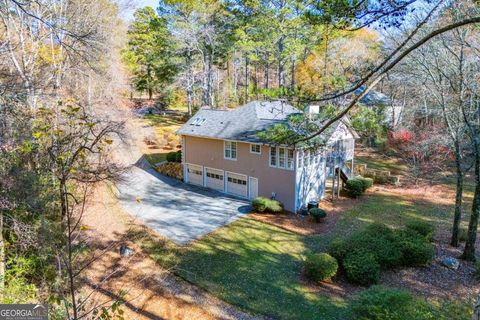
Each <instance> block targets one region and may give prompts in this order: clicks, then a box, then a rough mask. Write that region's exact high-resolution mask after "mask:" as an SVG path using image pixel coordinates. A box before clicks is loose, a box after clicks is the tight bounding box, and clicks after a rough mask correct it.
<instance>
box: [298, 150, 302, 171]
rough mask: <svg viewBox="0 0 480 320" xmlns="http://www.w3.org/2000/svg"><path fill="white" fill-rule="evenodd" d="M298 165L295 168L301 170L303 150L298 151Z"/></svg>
mask: <svg viewBox="0 0 480 320" xmlns="http://www.w3.org/2000/svg"><path fill="white" fill-rule="evenodd" d="M297 154H298V159H297V161H298V164H297V167H298V168H301V167H302V166H303V150H302V151H298V153H297Z"/></svg>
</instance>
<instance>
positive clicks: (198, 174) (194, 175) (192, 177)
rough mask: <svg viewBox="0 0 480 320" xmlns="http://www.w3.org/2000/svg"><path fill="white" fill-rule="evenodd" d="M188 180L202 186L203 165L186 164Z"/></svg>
mask: <svg viewBox="0 0 480 320" xmlns="http://www.w3.org/2000/svg"><path fill="white" fill-rule="evenodd" d="M187 174H188V182H189V183H191V184H195V185H197V186H203V167H202V166H196V165H191V164H189V165H187Z"/></svg>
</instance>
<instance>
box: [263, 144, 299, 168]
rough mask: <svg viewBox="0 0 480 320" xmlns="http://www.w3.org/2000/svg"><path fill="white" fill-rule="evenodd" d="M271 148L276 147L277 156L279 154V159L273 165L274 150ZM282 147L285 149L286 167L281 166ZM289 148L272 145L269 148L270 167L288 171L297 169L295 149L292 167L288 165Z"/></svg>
mask: <svg viewBox="0 0 480 320" xmlns="http://www.w3.org/2000/svg"><path fill="white" fill-rule="evenodd" d="M271 148H275V151H276V156H277V161H276V164H275V165H274V166H273V165H272V152H271ZM280 149H284V150H285V152H284V155H283V160H284V167H280ZM288 150H290V149H289V148H286V147H273V146H270V147H269V149H268V166H269V167H270V168H276V169H283V170H288V171H294V170H295V162H294V161H295V151H294V152H293V158H292V167H291V168H289V167H288Z"/></svg>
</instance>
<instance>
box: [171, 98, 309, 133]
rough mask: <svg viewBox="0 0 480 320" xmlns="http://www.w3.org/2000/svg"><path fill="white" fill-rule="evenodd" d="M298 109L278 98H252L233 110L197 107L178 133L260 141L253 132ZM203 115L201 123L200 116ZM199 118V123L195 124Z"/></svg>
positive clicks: (283, 118) (277, 121) (284, 118)
mask: <svg viewBox="0 0 480 320" xmlns="http://www.w3.org/2000/svg"><path fill="white" fill-rule="evenodd" d="M295 113H301V111H300V110H298V109H296V108H294V107H293V106H291V105H289V104H287V103H285V102H281V101H273V102H270V101H252V102H250V103H247V104H246V105H244V106H241V107H239V108H236V109H233V110H214V109H200V110H199V111H198V112H197V113H196V114H195V115H194V116H193V117H192V118H191V119H190V120H188V121H187V123H185V124H184V125H183V126H182V127H181V128H180V129H179V130H178V131H177V133H178V134H181V135H191V136H200V137H211V138H218V139H227V140H238V141H247V142H262V141H260V140H259V139H258V138H257V136H256V134H257V133H258V132H259V131H262V130H265V129H267V128H268V127H270V126H272V125H274V124H276V123H282V122H285V121H286V120H287V117H288V116H289V115H291V114H295ZM198 119H205V120H204V121H203V123H202V121H201V120H198ZM196 121H200V124H199V125H195V122H196Z"/></svg>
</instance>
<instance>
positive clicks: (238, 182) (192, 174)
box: [185, 164, 248, 198]
mask: <svg viewBox="0 0 480 320" xmlns="http://www.w3.org/2000/svg"><path fill="white" fill-rule="evenodd" d="M185 174H186V176H185V181H186V182H188V183H191V184H195V185H198V186H204V187H207V188H210V189H214V190H218V191H220V192H225V193H228V194H231V195H234V196H237V197H242V198H248V183H247V181H248V177H247V176H246V175H243V174H238V173H233V172H228V171H223V170H219V169H214V168H208V167H202V166H199V165H194V164H187V165H186V170H185Z"/></svg>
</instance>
